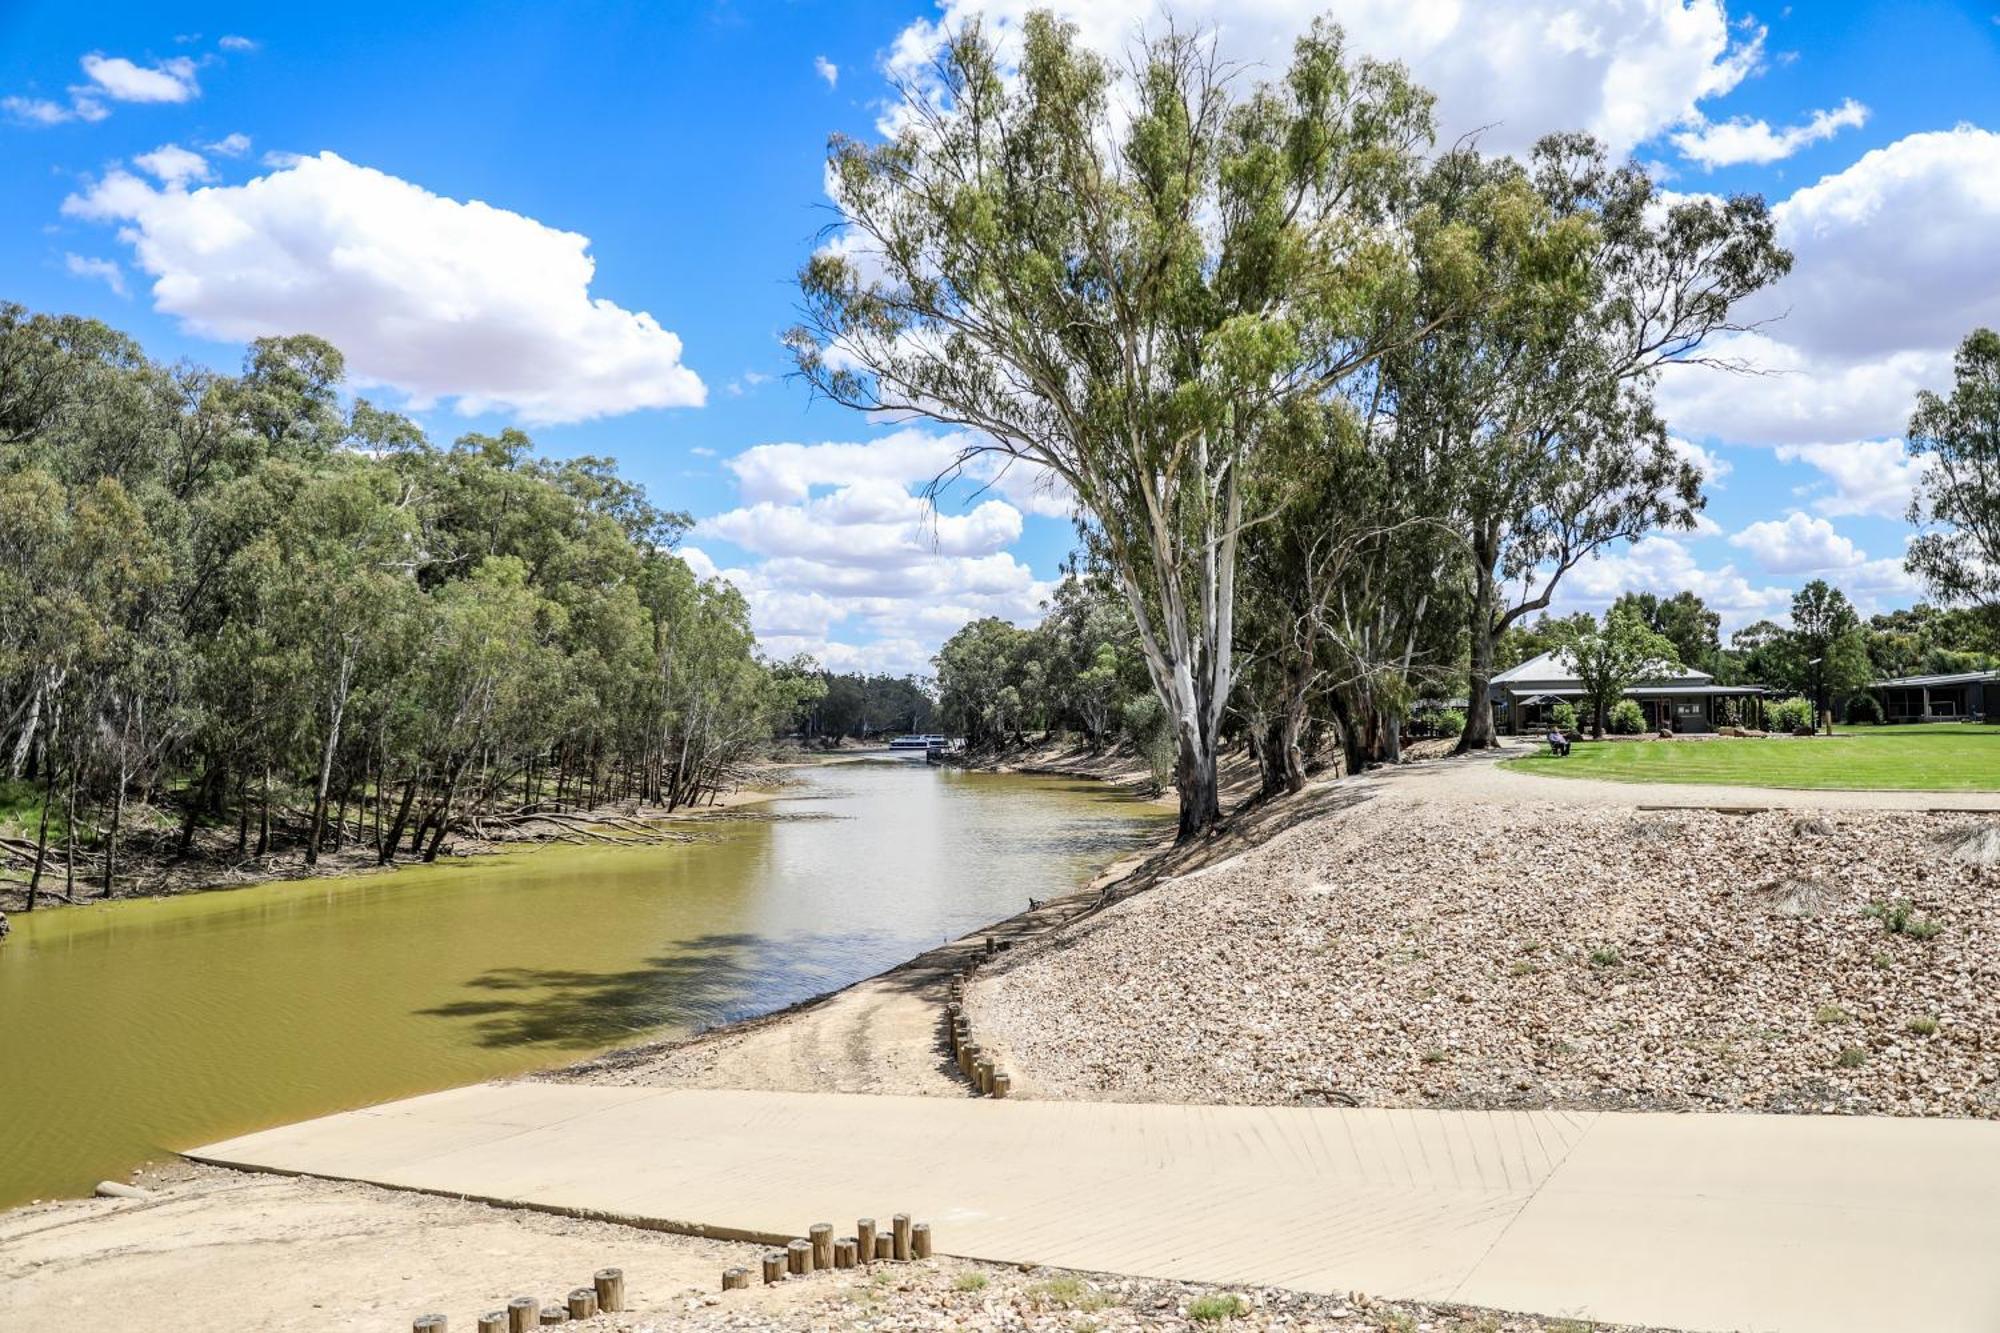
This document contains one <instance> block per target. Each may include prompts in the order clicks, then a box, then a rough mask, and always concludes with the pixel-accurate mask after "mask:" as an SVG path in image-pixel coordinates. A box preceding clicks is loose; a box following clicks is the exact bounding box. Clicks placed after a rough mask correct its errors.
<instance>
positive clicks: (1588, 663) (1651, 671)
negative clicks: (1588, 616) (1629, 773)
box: [1563, 603, 1680, 740]
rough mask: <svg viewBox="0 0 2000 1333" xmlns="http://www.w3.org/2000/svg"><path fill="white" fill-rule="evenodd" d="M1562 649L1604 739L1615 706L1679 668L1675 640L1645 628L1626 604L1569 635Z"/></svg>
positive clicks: (1598, 734)
mask: <svg viewBox="0 0 2000 1333" xmlns="http://www.w3.org/2000/svg"><path fill="white" fill-rule="evenodd" d="M1563 651H1564V652H1565V653H1566V654H1567V655H1568V657H1569V660H1570V664H1571V666H1572V667H1573V668H1574V669H1575V671H1576V678H1577V681H1578V683H1579V684H1581V685H1582V686H1583V701H1584V703H1585V704H1586V705H1588V707H1589V708H1590V730H1591V734H1592V735H1593V736H1595V737H1597V739H1598V740H1603V739H1604V727H1605V723H1606V722H1607V721H1609V719H1610V715H1611V706H1612V705H1613V704H1615V703H1617V702H1618V701H1619V700H1620V699H1622V698H1623V697H1624V696H1625V691H1626V690H1627V689H1629V688H1630V687H1631V686H1633V685H1637V684H1639V683H1640V682H1642V681H1646V680H1653V679H1658V678H1659V677H1661V676H1664V675H1666V674H1667V673H1668V672H1670V671H1672V670H1674V669H1676V668H1677V667H1679V666H1680V654H1679V651H1678V650H1677V649H1676V648H1675V647H1674V643H1673V640H1671V639H1669V638H1668V637H1667V636H1666V635H1664V634H1661V633H1660V632H1659V631H1657V630H1655V629H1654V628H1653V627H1652V626H1651V625H1649V624H1647V623H1646V619H1645V617H1644V616H1642V615H1640V614H1639V612H1638V610H1637V608H1635V607H1633V606H1631V605H1629V604H1623V603H1621V604H1619V605H1616V606H1613V607H1612V608H1611V609H1610V610H1609V611H1607V612H1605V614H1604V623H1603V625H1601V626H1599V625H1597V624H1595V623H1591V624H1588V625H1587V626H1585V627H1583V628H1581V629H1579V630H1575V631H1572V632H1571V633H1570V634H1568V635H1567V636H1566V638H1565V641H1564V643H1563Z"/></svg>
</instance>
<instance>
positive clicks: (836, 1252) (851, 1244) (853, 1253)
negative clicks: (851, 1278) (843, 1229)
mask: <svg viewBox="0 0 2000 1333" xmlns="http://www.w3.org/2000/svg"><path fill="white" fill-rule="evenodd" d="M860 1252H861V1242H860V1241H858V1240H856V1239H855V1238H854V1237H852V1236H842V1237H841V1238H840V1239H839V1240H837V1241H835V1242H834V1243H833V1266H834V1267H835V1268H852V1267H854V1265H855V1264H856V1263H857V1262H858V1261H859V1255H860Z"/></svg>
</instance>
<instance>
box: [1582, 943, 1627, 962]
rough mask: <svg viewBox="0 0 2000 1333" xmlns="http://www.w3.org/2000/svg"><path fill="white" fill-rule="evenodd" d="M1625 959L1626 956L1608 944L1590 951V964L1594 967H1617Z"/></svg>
mask: <svg viewBox="0 0 2000 1333" xmlns="http://www.w3.org/2000/svg"><path fill="white" fill-rule="evenodd" d="M1623 961H1624V956H1623V955H1621V954H1620V953H1619V952H1618V951H1617V950H1616V949H1614V948H1612V947H1611V946H1610V945H1608V944H1607V945H1605V946H1604V947H1602V948H1599V949H1592V950H1591V951H1590V965H1591V966H1592V967H1616V966H1618V964H1620V963H1621V962H1623Z"/></svg>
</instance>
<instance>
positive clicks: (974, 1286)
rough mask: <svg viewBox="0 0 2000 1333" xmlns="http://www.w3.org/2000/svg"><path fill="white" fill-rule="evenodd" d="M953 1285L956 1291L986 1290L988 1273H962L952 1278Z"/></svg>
mask: <svg viewBox="0 0 2000 1333" xmlns="http://www.w3.org/2000/svg"><path fill="white" fill-rule="evenodd" d="M951 1286H952V1290H954V1291H984V1290H986V1274H984V1273H960V1274H959V1275H958V1276H957V1277H955V1278H953V1279H952V1281H951Z"/></svg>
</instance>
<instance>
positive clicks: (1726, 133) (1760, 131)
mask: <svg viewBox="0 0 2000 1333" xmlns="http://www.w3.org/2000/svg"><path fill="white" fill-rule="evenodd" d="M1867 123H1868V108H1867V107H1865V106H1863V105H1861V103H1859V102H1857V101H1855V100H1854V99H1853V98H1851V97H1850V98H1848V99H1847V100H1846V101H1844V102H1842V103H1841V104H1840V105H1839V106H1837V107H1835V108H1834V109H1833V110H1831V111H1815V112H1813V113H1812V115H1811V116H1810V117H1809V118H1808V119H1807V120H1806V122H1805V123H1804V124H1803V125H1793V126H1791V127H1790V128H1788V129H1782V130H1774V129H1772V128H1771V126H1770V122H1768V121H1763V120H1751V119H1750V118H1749V117H1747V116H1737V117H1735V118H1733V119H1731V120H1725V121H1718V122H1715V123H1710V122H1709V121H1707V120H1705V119H1700V118H1697V119H1696V121H1695V122H1694V124H1692V125H1691V126H1690V127H1689V128H1687V129H1685V130H1682V131H1680V132H1678V133H1676V134H1675V135H1674V136H1673V141H1674V146H1675V147H1676V148H1678V149H1680V150H1681V155H1682V156H1683V157H1687V158H1690V159H1692V160H1693V161H1696V162H1699V163H1700V164H1701V165H1702V166H1704V167H1707V168H1708V169H1709V170H1711V171H1713V170H1714V169H1715V168H1717V167H1733V166H1740V165H1742V164H1743V163H1746V162H1748V163H1755V164H1757V165H1759V166H1763V165H1767V164H1769V163H1772V162H1778V161H1782V160H1783V159H1785V158H1788V157H1790V156H1791V155H1792V154H1793V153H1796V152H1798V151H1799V150H1800V149H1801V148H1807V147H1810V146H1811V145H1813V144H1816V143H1819V142H1820V141H1821V140H1823V139H1831V138H1832V137H1833V136H1834V135H1836V134H1838V133H1840V132H1841V131H1842V130H1845V129H1859V128H1861V126H1863V125H1866V124H1867Z"/></svg>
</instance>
